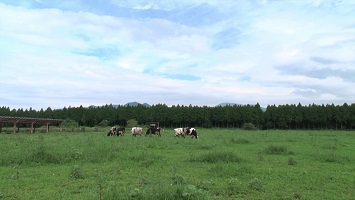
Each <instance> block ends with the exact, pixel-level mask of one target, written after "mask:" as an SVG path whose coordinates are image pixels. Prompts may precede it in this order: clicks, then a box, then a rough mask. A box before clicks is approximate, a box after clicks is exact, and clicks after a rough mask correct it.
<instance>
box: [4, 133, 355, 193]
mask: <svg viewBox="0 0 355 200" xmlns="http://www.w3.org/2000/svg"><path fill="white" fill-rule="evenodd" d="M106 132H107V131H106V130H105V131H102V132H97V131H95V132H94V131H93V132H90V129H89V128H88V129H87V130H86V132H67V133H65V132H63V133H58V132H53V133H49V134H47V133H36V134H28V133H20V134H0V152H1V153H0V186H1V187H0V199H351V198H353V197H354V196H355V192H354V191H355V175H354V174H355V153H354V152H355V132H350V131H349V132H348V131H243V130H237V129H199V130H198V132H199V139H197V140H196V139H191V138H178V137H174V136H173V131H169V130H166V131H164V132H163V135H162V137H156V136H152V137H132V136H131V135H130V134H126V136H124V137H107V136H106Z"/></svg>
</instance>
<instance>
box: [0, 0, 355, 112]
mask: <svg viewBox="0 0 355 200" xmlns="http://www.w3.org/2000/svg"><path fill="white" fill-rule="evenodd" d="M354 88H355V1H353V0H331V1H330V0H329V1H328V0H285V1H283V0H210V1H206V0H179V1H178V0H164V1H155V0H152V1H144V0H137V1H134V0H129V1H128V0H127V1H126V0H107V1H101V0H77V1H74V0H67V1H66V0H62V1H49V0H48V1H45V0H37V1H30V0H28V1H22V0H18V1H12V0H0V94H1V95H0V106H9V107H10V108H16V109H17V108H30V107H32V108H34V109H41V108H47V107H51V108H54V109H56V108H63V107H68V106H72V107H73V106H80V105H83V106H89V105H105V104H111V103H112V104H115V105H116V104H125V103H127V102H131V101H137V102H140V103H149V104H158V103H165V104H167V105H177V104H180V105H181V104H183V105H189V104H192V105H199V106H203V105H207V106H215V105H217V104H219V103H222V102H233V103H238V104H256V103H257V102H258V103H259V104H260V105H261V106H264V107H266V106H267V105H269V104H276V105H280V104H298V103H301V104H302V105H308V104H312V103H316V104H323V103H324V104H328V103H334V104H343V103H354V102H355V101H354V99H355V89H354Z"/></svg>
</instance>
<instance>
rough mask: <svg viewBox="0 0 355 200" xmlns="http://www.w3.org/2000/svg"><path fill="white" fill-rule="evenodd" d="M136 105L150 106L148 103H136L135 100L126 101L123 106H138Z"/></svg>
mask: <svg viewBox="0 0 355 200" xmlns="http://www.w3.org/2000/svg"><path fill="white" fill-rule="evenodd" d="M138 105H143V106H145V107H150V105H149V104H147V103H138V102H136V101H134V102H128V103H126V104H125V105H124V106H134V107H135V106H138Z"/></svg>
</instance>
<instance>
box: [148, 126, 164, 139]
mask: <svg viewBox="0 0 355 200" xmlns="http://www.w3.org/2000/svg"><path fill="white" fill-rule="evenodd" d="M160 130H161V128H160V127H150V128H148V130H147V132H146V133H145V136H147V135H152V134H157V135H158V136H159V137H160V136H161V134H160Z"/></svg>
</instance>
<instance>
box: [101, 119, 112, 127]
mask: <svg viewBox="0 0 355 200" xmlns="http://www.w3.org/2000/svg"><path fill="white" fill-rule="evenodd" d="M109 124H110V122H109V121H108V120H107V119H104V120H102V121H101V122H100V123H99V126H101V127H106V126H108V125H109Z"/></svg>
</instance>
